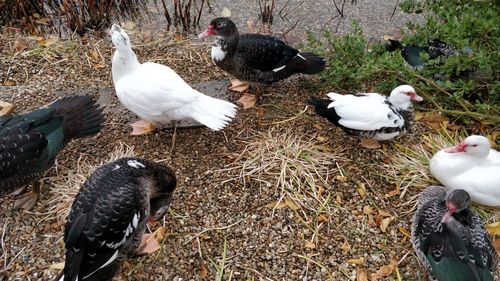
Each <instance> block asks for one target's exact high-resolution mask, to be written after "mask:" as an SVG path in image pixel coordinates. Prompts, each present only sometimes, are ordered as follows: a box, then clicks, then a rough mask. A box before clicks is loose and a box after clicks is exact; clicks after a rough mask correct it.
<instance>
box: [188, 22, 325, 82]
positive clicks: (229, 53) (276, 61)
mask: <svg viewBox="0 0 500 281" xmlns="http://www.w3.org/2000/svg"><path fill="white" fill-rule="evenodd" d="M209 36H216V40H215V42H214V44H213V46H212V54H211V55H212V60H213V61H214V63H215V64H216V65H217V66H218V67H220V68H221V69H223V70H225V71H226V72H228V73H229V74H231V75H233V76H235V77H236V78H237V79H239V80H242V81H248V82H255V83H260V84H271V83H274V82H277V81H280V80H283V79H285V78H288V77H290V76H291V75H294V74H297V73H303V74H316V73H319V72H321V71H322V70H323V69H324V68H325V60H324V59H323V58H322V57H320V56H317V55H315V54H312V53H306V52H301V51H300V50H297V49H295V48H294V47H292V46H290V45H287V44H286V43H285V42H283V41H281V40H279V39H278V38H276V37H272V36H268V35H262V34H239V32H238V28H237V27H236V25H235V24H234V22H233V21H232V20H230V19H229V18H216V19H214V20H212V21H211V22H210V24H209V26H208V28H207V29H206V30H205V31H204V32H202V33H201V34H200V35H199V36H198V37H199V38H207V37H209ZM248 82H241V81H234V82H233V86H232V87H231V89H233V90H236V91H241V92H243V91H245V90H246V89H248Z"/></svg>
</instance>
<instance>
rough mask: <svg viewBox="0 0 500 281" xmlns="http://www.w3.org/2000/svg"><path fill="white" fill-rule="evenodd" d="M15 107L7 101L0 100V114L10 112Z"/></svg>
mask: <svg viewBox="0 0 500 281" xmlns="http://www.w3.org/2000/svg"><path fill="white" fill-rule="evenodd" d="M14 109H16V107H15V106H14V105H13V104H11V103H8V102H4V101H1V100H0V116H2V115H9V114H11V113H12V112H13V111H14Z"/></svg>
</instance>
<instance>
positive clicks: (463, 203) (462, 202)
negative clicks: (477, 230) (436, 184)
mask: <svg viewBox="0 0 500 281" xmlns="http://www.w3.org/2000/svg"><path fill="white" fill-rule="evenodd" d="M470 202H471V198H470V195H469V193H467V191H465V190H463V189H454V190H452V191H450V192H448V193H447V194H446V198H445V203H446V209H447V211H446V213H445V214H444V216H443V219H442V220H441V222H442V223H447V222H448V221H449V219H450V218H451V217H452V216H453V215H454V214H456V213H460V212H461V211H463V210H465V209H467V208H468V207H469V206H470Z"/></svg>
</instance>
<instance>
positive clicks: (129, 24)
mask: <svg viewBox="0 0 500 281" xmlns="http://www.w3.org/2000/svg"><path fill="white" fill-rule="evenodd" d="M122 27H123V29H126V30H133V29H134V28H135V22H133V21H128V22H126V23H125V24H124V25H123V26H122Z"/></svg>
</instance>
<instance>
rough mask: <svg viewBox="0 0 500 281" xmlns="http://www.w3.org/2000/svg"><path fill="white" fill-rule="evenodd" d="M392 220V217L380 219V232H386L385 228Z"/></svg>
mask: <svg viewBox="0 0 500 281" xmlns="http://www.w3.org/2000/svg"><path fill="white" fill-rule="evenodd" d="M393 220H394V217H388V218H385V219H382V222H381V223H380V230H382V232H386V231H387V227H389V224H390V223H391V222H392V221H393Z"/></svg>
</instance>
